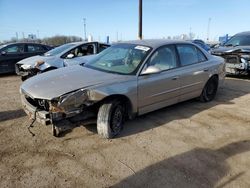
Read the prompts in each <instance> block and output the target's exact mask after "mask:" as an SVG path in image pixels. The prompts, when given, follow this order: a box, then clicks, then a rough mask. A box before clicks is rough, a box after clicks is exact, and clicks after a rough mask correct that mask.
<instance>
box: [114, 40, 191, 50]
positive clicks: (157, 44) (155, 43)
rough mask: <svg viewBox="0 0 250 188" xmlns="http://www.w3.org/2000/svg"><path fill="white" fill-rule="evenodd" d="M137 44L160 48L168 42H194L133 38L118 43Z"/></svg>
mask: <svg viewBox="0 0 250 188" xmlns="http://www.w3.org/2000/svg"><path fill="white" fill-rule="evenodd" d="M122 43H125V44H136V45H143V46H148V47H151V48H158V47H160V46H163V45H167V44H192V43H191V42H188V41H183V40H168V39H143V40H131V41H125V42H120V43H117V44H122Z"/></svg>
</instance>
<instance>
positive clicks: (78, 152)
mask: <svg viewBox="0 0 250 188" xmlns="http://www.w3.org/2000/svg"><path fill="white" fill-rule="evenodd" d="M20 84H21V81H20V79H19V77H17V76H14V75H5V76H1V77H0V187H1V188H2V187H192V188H193V187H197V188H201V187H220V188H221V187H234V188H235V187H246V188H247V187H250V170H249V169H250V80H248V79H246V78H244V79H242V78H227V79H226V81H225V85H224V88H223V89H220V90H219V92H218V95H217V97H216V99H215V100H214V101H213V102H210V103H205V104H204V103H200V102H198V101H196V100H191V101H187V102H184V103H181V104H177V105H174V106H171V107H167V108H164V109H161V110H158V111H156V112H153V113H149V114H146V115H144V116H141V117H138V118H136V119H135V120H131V121H129V122H127V123H126V124H125V127H124V130H123V132H122V134H121V135H120V136H119V137H118V138H116V139H113V140H106V139H102V138H100V137H99V136H98V135H97V134H96V127H95V126H94V125H82V126H79V127H76V128H74V129H73V130H72V131H71V132H69V133H67V134H65V135H63V136H62V137H60V138H55V137H53V136H52V135H51V130H50V127H46V126H43V125H40V124H37V123H35V126H34V128H32V129H31V130H32V131H33V132H34V134H35V136H32V135H31V134H30V133H29V132H28V130H27V128H26V127H27V126H28V125H29V123H30V121H29V120H28V118H27V116H26V115H25V113H24V111H23V110H22V107H21V103H20V98H19V86H20Z"/></svg>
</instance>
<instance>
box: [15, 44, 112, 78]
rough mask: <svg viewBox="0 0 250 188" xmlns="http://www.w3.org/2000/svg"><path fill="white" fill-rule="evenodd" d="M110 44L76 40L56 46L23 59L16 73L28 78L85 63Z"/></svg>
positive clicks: (17, 64)
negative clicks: (40, 53)
mask: <svg viewBox="0 0 250 188" xmlns="http://www.w3.org/2000/svg"><path fill="white" fill-rule="evenodd" d="M109 46H110V45H109V44H105V43H99V42H74V43H68V44H64V45H62V46H59V47H57V48H54V49H52V50H50V51H48V52H46V53H44V54H43V55H37V56H33V57H29V58H26V59H23V60H21V61H19V62H18V63H16V73H17V75H20V76H21V77H22V80H23V81H24V80H26V79H27V78H29V77H32V76H34V75H36V74H39V73H43V72H47V71H50V70H54V69H58V68H61V67H65V66H72V65H79V64H80V65H83V64H85V63H86V62H88V61H89V60H90V59H92V58H93V56H94V54H97V53H99V52H101V51H102V50H104V49H106V48H108V47H109Z"/></svg>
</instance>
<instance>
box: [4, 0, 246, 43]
mask: <svg viewBox="0 0 250 188" xmlns="http://www.w3.org/2000/svg"><path fill="white" fill-rule="evenodd" d="M249 7H250V0H143V38H163V37H168V36H176V35H180V34H184V33H185V34H188V33H189V32H190V31H191V32H193V33H195V35H196V38H201V39H206V38H207V30H208V22H209V18H211V22H210V32H209V33H210V34H209V38H210V39H211V40H214V39H218V37H219V36H223V35H225V34H229V35H233V34H235V33H237V32H241V31H249V30H250V16H249V15H248V14H249ZM83 18H86V31H87V35H89V34H91V35H92V36H93V38H94V39H95V40H100V41H105V39H106V36H110V39H111V41H112V40H113V41H115V40H116V39H117V38H118V39H119V40H133V39H137V38H138V0H71V1H70V0H0V41H3V40H8V39H11V38H12V37H15V36H16V32H17V33H18V37H19V38H22V37H23V36H24V37H27V35H28V34H35V35H37V36H38V37H40V38H43V37H51V36H55V35H75V36H79V37H84V26H83Z"/></svg>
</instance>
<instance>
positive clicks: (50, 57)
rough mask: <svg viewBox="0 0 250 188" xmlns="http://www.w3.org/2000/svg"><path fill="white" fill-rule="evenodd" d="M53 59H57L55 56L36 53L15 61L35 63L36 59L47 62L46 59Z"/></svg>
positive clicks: (25, 63) (27, 63)
mask: <svg viewBox="0 0 250 188" xmlns="http://www.w3.org/2000/svg"><path fill="white" fill-rule="evenodd" d="M55 59H57V57H56V56H41V55H36V56H32V57H28V58H25V59H23V60H21V61H19V62H17V64H22V65H35V64H36V62H37V61H45V62H48V61H54V60H55Z"/></svg>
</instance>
